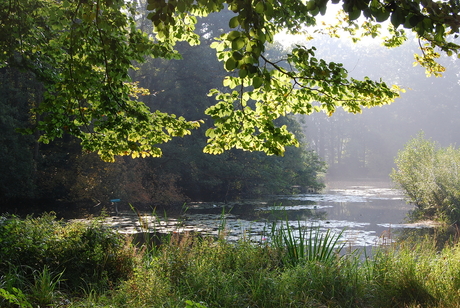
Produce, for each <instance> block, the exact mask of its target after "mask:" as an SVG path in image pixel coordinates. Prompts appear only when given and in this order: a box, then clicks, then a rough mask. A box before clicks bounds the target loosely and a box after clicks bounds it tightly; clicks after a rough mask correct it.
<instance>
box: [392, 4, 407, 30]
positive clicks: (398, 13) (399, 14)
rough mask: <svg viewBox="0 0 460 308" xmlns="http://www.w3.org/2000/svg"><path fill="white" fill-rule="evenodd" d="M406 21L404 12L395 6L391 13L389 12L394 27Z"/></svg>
mask: <svg viewBox="0 0 460 308" xmlns="http://www.w3.org/2000/svg"><path fill="white" fill-rule="evenodd" d="M405 21H406V16H405V15H404V12H403V11H402V10H401V9H400V8H399V7H397V8H396V9H395V10H394V11H393V13H392V14H391V23H392V24H393V26H394V27H395V28H397V27H399V25H402V24H403V23H404V22H405Z"/></svg>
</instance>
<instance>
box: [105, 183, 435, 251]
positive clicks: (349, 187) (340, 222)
mask: <svg viewBox="0 0 460 308" xmlns="http://www.w3.org/2000/svg"><path fill="white" fill-rule="evenodd" d="M411 208H412V207H411V206H410V205H408V204H406V202H405V201H404V199H403V195H402V194H401V192H400V191H398V190H395V189H392V188H391V183H386V182H374V183H356V182H354V183H347V182H335V183H329V184H328V187H327V188H326V189H325V190H324V192H323V193H320V194H298V195H285V196H279V195H278V196H267V197H265V198H262V199H254V200H241V201H237V202H231V203H227V204H224V203H212V202H210V203H207V202H200V203H199V202H195V203H193V202H192V203H189V204H187V205H186V206H185V208H184V213H183V214H182V215H181V216H180V217H159V216H154V215H142V216H141V217H140V219H139V217H138V216H137V215H134V214H133V213H127V214H123V215H120V216H113V217H108V218H107V220H106V223H107V224H109V225H112V226H113V227H114V228H116V229H118V230H119V232H126V233H136V232H141V231H146V229H148V231H150V232H161V233H169V232H200V233H203V234H209V235H218V234H219V233H220V234H222V233H223V234H225V236H226V238H228V240H230V241H233V240H237V239H239V238H241V237H242V236H245V237H247V238H249V239H251V240H254V241H264V240H268V239H267V234H268V233H269V230H270V228H271V227H272V225H273V224H281V223H284V224H286V222H287V223H289V225H290V226H291V228H292V229H293V230H297V231H298V230H303V229H305V228H310V227H318V228H320V229H321V230H322V231H324V232H325V231H326V230H328V229H329V230H331V231H332V232H334V233H340V232H342V231H343V239H344V240H345V241H346V242H347V244H349V245H350V246H355V247H356V246H365V247H369V246H375V245H381V244H387V243H390V242H392V241H393V240H394V238H395V234H397V233H398V231H399V230H403V229H414V228H429V227H430V226H429V225H425V224H423V223H419V224H409V223H405V218H406V215H407V213H408V212H409V211H410V210H411ZM141 224H142V225H143V228H144V229H143V230H142V228H141Z"/></svg>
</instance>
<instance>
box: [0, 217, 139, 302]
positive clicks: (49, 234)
mask: <svg viewBox="0 0 460 308" xmlns="http://www.w3.org/2000/svg"><path fill="white" fill-rule="evenodd" d="M134 252H135V251H134V247H133V246H131V245H129V243H128V242H127V241H126V239H125V238H124V237H123V236H121V235H119V234H117V233H115V232H113V231H112V230H110V229H108V228H106V227H104V226H103V225H102V224H101V223H100V222H98V221H96V220H94V221H92V222H91V223H89V224H84V223H64V222H63V221H58V220H56V217H55V216H54V215H53V214H45V215H43V216H41V217H38V218H33V217H27V218H26V219H24V220H21V219H19V218H17V217H14V216H10V217H8V216H1V217H0V276H1V277H3V278H4V279H5V280H7V279H6V278H5V277H16V278H14V280H15V281H14V282H11V281H2V284H3V285H10V287H17V288H20V289H21V288H25V287H27V286H28V285H29V286H30V285H33V284H34V283H36V282H37V281H36V280H37V277H41V276H37V273H45V272H47V273H46V274H47V275H48V276H51V277H59V281H60V284H63V285H65V287H66V289H67V290H70V291H72V292H77V293H78V292H82V291H83V290H84V289H85V288H88V286H89V287H91V288H94V287H96V286H97V287H103V288H110V287H112V286H113V285H115V284H117V282H119V281H120V280H125V279H127V278H128V277H129V276H130V275H131V273H132V271H133V268H134V261H135V258H134ZM48 272H49V273H48ZM61 273H62V275H61ZM57 275H58V276H57ZM42 276H43V275H42ZM17 277H21V279H18V278H17ZM12 279H13V278H12ZM2 280H3V279H2ZM20 282H21V283H20ZM18 284H21V285H18Z"/></svg>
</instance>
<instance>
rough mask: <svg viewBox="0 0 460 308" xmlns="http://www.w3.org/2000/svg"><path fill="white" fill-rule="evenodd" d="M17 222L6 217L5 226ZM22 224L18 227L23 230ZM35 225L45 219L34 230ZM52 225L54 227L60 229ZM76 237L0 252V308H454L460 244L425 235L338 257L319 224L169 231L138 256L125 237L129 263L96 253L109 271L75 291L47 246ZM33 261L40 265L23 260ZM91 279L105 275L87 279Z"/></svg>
mask: <svg viewBox="0 0 460 308" xmlns="http://www.w3.org/2000/svg"><path fill="white" fill-rule="evenodd" d="M8 219H11V220H15V219H17V218H11V217H10V218H8ZM43 219H44V220H43V221H41V219H39V218H38V219H33V221H34V228H32V229H33V230H35V228H38V229H41V228H43V232H42V233H40V234H41V235H42V236H44V237H43V238H41V237H37V236H38V235H35V236H34V238H35V240H37V241H38V242H37V243H36V242H34V241H32V242H30V243H32V244H34V243H35V244H34V245H39V243H41V241H44V240H45V238H47V237H49V236H50V234H51V233H49V232H48V231H47V232H44V231H45V230H47V229H48V228H49V226H50V221H49V218H46V217H45V218H43ZM4 222H5V220H4ZM4 222H2V223H0V224H3V223H4ZM21 223H23V222H17V221H16V222H12V221H9V222H7V224H8V225H9V224H13V225H14V224H21ZM29 223H31V222H30V221H29V222H26V223H25V224H24V225H22V226H23V227H24V226H28V227H30V226H29V225H28V224H29ZM41 224H44V226H42V227H39V225H41ZM45 226H46V228H45ZM53 226H54V227H55V228H56V230H60V229H59V228H61V227H63V226H61V224H53ZM0 228H3V229H2V232H0V241H1V243H2V246H1V249H2V250H3V252H5V251H16V248H15V247H26V246H23V241H22V240H19V241H17V242H14V241H10V239H12V238H13V234H17V232H19V231H18V229H15V228H5V226H0ZM66 228H69V229H68V230H75V229H79V230H80V229H81V230H80V231H78V232H76V231H75V232H74V233H73V234H86V235H87V236H91V237H89V238H87V239H88V241H95V240H96V239H97V240H98V241H102V242H103V241H105V240H107V239H111V238H112V237H113V236H114V235H111V234H109V233H108V232H109V231H108V230H105V229H98V228H94V227H92V230H93V231H91V232H89V233H88V232H87V231H85V230H86V228H88V226H84V225H81V224H79V225H75V226H73V225H69V226H66ZM22 229H24V228H21V230H22ZM13 231H14V232H13ZM30 231H32V230H29V232H30ZM10 232H13V234H11V233H10ZM60 232H61V231H59V232H58V233H60ZM26 233H27V232H26ZM22 234H23V236H26V235H24V234H25V233H22ZM277 236H278V237H277ZM40 239H41V240H40ZM51 241H53V242H54V241H55V243H54V244H52V242H51ZM75 241H76V239H74V238H71V237H64V236H58V237H55V238H53V239H48V240H47V241H45V242H46V243H47V247H51V248H45V247H42V246H40V247H41V249H44V250H47V249H50V250H47V252H42V254H41V255H44V256H48V258H41V257H40V258H38V257H39V256H41V255H40V254H39V255H38V256H31V255H30V256H28V258H25V257H24V256H23V257H20V258H18V257H19V256H20V255H18V254H13V253H11V254H10V255H8V254H4V255H3V258H6V259H2V260H1V262H2V267H0V306H1V307H8V308H9V307H17V306H20V307H38V306H40V307H44V306H50V307H60V306H65V307H69V308H71V307H181V308H182V307H198V308H204V307H209V308H210V307H358V308H359V307H363V308H368V307H383V308H384V307H414V308H415V307H428V308H431V307H433V308H447V307H449V308H450V307H460V304H459V303H460V292H459V290H460V247H459V246H458V245H457V243H451V244H449V245H446V246H445V247H444V248H443V249H442V250H439V249H437V245H436V243H434V242H433V241H431V239H429V238H426V239H425V240H424V241H421V242H401V243H399V244H394V245H392V246H386V247H376V248H375V249H374V251H373V253H372V254H371V255H366V254H363V255H360V254H359V252H354V253H348V254H347V253H345V254H344V253H343V252H342V253H341V254H340V255H341V257H339V256H338V254H337V253H338V251H339V250H340V248H341V247H342V245H343V244H342V243H341V239H340V235H335V234H332V233H330V232H329V233H328V232H326V233H320V232H319V230H317V229H316V228H307V229H302V230H301V232H300V233H299V234H297V233H295V232H294V230H293V229H292V227H291V226H289V227H288V225H287V224H282V225H281V226H278V227H277V228H275V229H274V238H273V239H272V240H271V241H265V242H264V243H262V244H257V243H254V242H251V241H250V239H246V238H244V239H241V240H240V241H238V242H237V243H229V242H227V241H224V240H222V239H216V238H212V237H202V236H195V235H191V234H185V235H179V234H174V235H171V237H169V238H168V239H167V240H165V241H164V242H163V243H162V244H161V245H159V246H157V248H156V249H152V250H147V249H137V250H136V249H135V248H134V247H133V248H132V249H133V250H132V251H134V252H136V253H130V254H127V255H126V254H125V252H126V249H127V248H126V247H125V245H131V244H130V242H129V240H126V242H125V243H121V244H120V245H118V246H114V247H113V248H112V250H111V251H110V253H113V254H115V255H125V256H126V257H127V258H129V260H130V261H129V262H128V264H131V265H132V267H131V272H130V273H129V275H125V276H122V275H121V274H118V275H115V274H114V273H113V272H116V271H121V273H125V271H126V268H125V266H126V264H127V263H126V261H123V262H120V263H111V264H113V266H109V267H107V265H108V263H107V260H106V261H103V260H102V259H98V260H99V261H98V262H105V263H103V264H101V266H102V265H104V266H105V267H104V268H105V271H106V272H107V274H103V275H99V274H98V276H96V277H92V278H91V277H88V276H87V275H86V274H85V275H80V276H79V277H78V278H79V279H80V280H81V281H82V284H81V286H80V292H75V289H74V288H72V287H71V285H70V284H68V282H67V281H66V279H67V278H66V277H69V276H66V272H67V271H70V270H72V269H71V268H68V269H66V271H64V270H63V269H62V268H61V267H59V266H56V264H58V263H56V259H53V258H51V257H50V256H51V255H50V254H49V253H50V252H53V251H55V250H54V249H55V248H52V247H56V245H58V244H59V245H62V248H65V247H69V245H70V244H71V243H78V242H79V240H77V241H76V242H75ZM67 242H69V243H67ZM5 245H6V246H8V247H6V246H5ZM15 245H18V246H15ZM84 247H85V249H87V250H88V251H81V254H82V255H85V256H93V253H94V251H93V248H94V247H97V245H96V246H94V245H93V246H91V245H87V246H84ZM29 251H31V250H29ZM100 253H102V252H100ZM64 255H65V254H64ZM146 255H148V257H145V256H146ZM8 258H10V259H8ZM37 258H38V259H37ZM18 260H20V262H22V263H18V262H17V261H18ZM35 260H40V262H41V263H30V262H31V261H33V262H35ZM73 260H74V261H75V262H77V263H78V264H75V265H74V266H75V268H77V269H79V268H81V266H83V265H86V264H88V263H86V261H84V259H82V258H75V259H73ZM66 264H67V263H66ZM32 265H34V267H33V270H32V271H31V270H30V269H29V267H30V268H32V267H31V266H32ZM38 265H40V266H38ZM96 269H97V268H96V267H95V268H94V269H93V270H96ZM61 273H62V275H61ZM72 273H75V272H73V270H72ZM97 277H99V278H98V279H100V280H101V281H102V282H99V283H98V282H97V281H94V280H91V279H94V278H97ZM107 277H123V278H120V279H117V280H112V279H107ZM89 278H91V279H89ZM102 285H103V286H105V287H101V286H102ZM2 298H3V299H2Z"/></svg>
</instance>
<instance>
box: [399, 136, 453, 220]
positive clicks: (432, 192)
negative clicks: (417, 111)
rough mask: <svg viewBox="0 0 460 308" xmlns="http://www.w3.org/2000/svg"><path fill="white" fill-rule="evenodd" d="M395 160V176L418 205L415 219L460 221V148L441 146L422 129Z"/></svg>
mask: <svg viewBox="0 0 460 308" xmlns="http://www.w3.org/2000/svg"><path fill="white" fill-rule="evenodd" d="M395 162H396V166H397V168H396V169H393V172H392V174H391V178H392V179H393V181H394V182H395V183H396V184H397V185H398V187H399V188H401V189H402V190H403V192H404V194H405V195H406V199H407V201H408V202H410V203H412V204H413V205H415V206H416V208H415V210H414V211H413V213H412V217H413V218H415V219H426V218H428V219H436V220H441V221H444V222H446V223H449V224H457V225H458V224H459V222H460V192H459V191H460V190H459V188H460V177H459V172H458V166H459V163H460V150H459V149H456V148H455V147H453V146H452V145H451V146H449V147H445V148H441V147H439V144H438V143H436V142H434V141H431V140H429V139H426V138H425V136H424V134H423V132H422V133H419V134H418V135H417V136H416V137H415V138H413V139H412V140H410V141H409V142H408V143H407V144H406V146H405V147H404V149H403V150H401V151H400V152H399V153H398V156H397V158H396V160H395Z"/></svg>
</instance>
